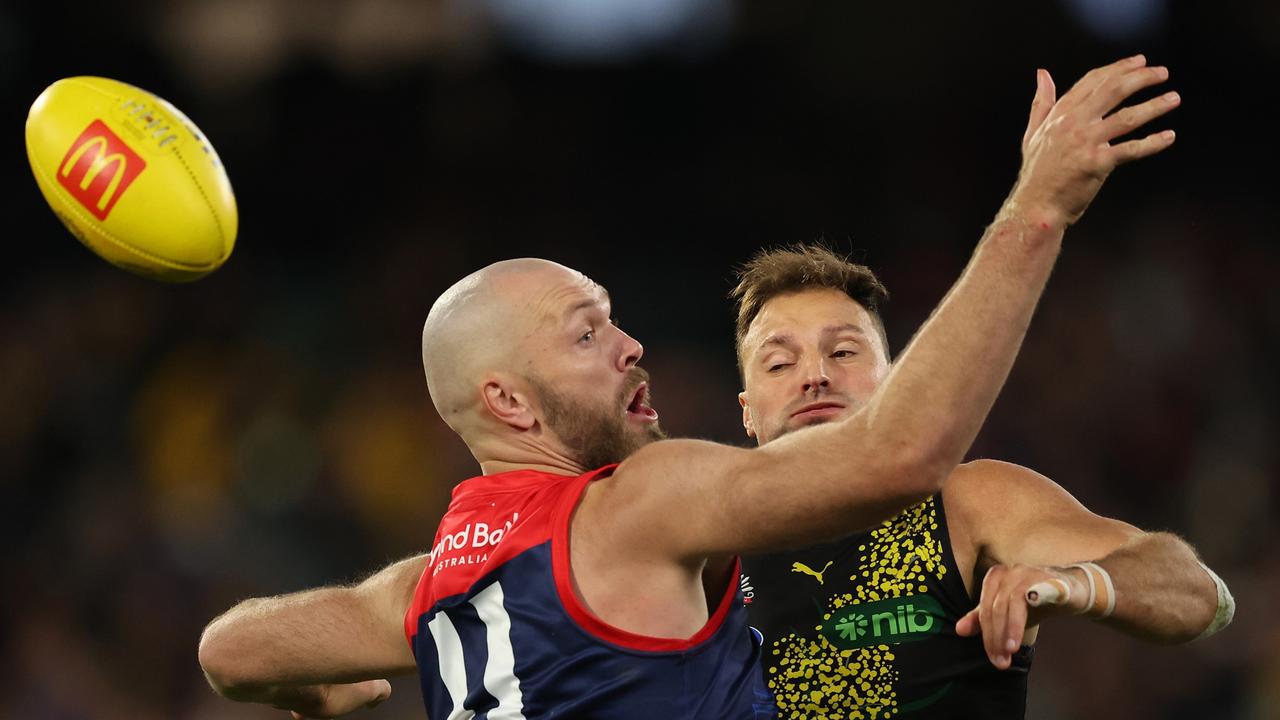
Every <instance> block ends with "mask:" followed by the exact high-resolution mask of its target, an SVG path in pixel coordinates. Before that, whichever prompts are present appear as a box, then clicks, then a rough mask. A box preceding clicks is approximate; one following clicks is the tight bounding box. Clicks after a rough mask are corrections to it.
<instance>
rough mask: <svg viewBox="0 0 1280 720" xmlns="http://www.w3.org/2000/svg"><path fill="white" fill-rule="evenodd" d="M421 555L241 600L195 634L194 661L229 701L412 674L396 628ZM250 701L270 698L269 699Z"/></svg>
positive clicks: (408, 654) (409, 654)
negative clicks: (336, 580) (352, 579)
mask: <svg viewBox="0 0 1280 720" xmlns="http://www.w3.org/2000/svg"><path fill="white" fill-rule="evenodd" d="M424 557H425V556H417V557H413V558H409V559H407V560H403V561H400V562H398V563H395V564H393V565H391V566H389V567H387V568H385V569H383V570H382V571H381V572H379V573H377V574H375V575H373V576H371V577H370V578H368V579H367V580H365V581H364V582H362V583H360V584H359V585H356V586H352V587H327V588H319V589H315V590H307V591H304V592H299V593H293V594H290V595H281V596H277V597H268V598H254V599H251V600H246V601H244V602H242V603H240V604H238V605H236V606H235V607H233V608H231V609H230V610H228V611H227V612H226V613H223V614H222V615H221V616H219V617H218V618H216V619H215V620H214V621H213V622H211V623H209V626H208V627H207V628H205V631H204V634H203V636H202V637H201V638H200V652H199V655H200V665H201V667H203V668H204V671H205V674H206V675H207V676H208V677H209V680H210V684H212V685H213V686H214V688H215V689H217V690H218V691H219V692H221V693H222V694H224V695H226V696H228V697H231V698H232V699H243V698H248V697H250V696H253V697H257V695H261V694H264V693H265V694H267V695H269V694H270V693H271V692H273V690H272V688H277V687H298V686H306V685H324V684H330V683H351V682H356V681H361V680H369V679H373V678H385V677H388V676H390V675H396V674H402V673H405V672H411V671H412V670H413V668H414V659H413V654H412V652H411V651H410V650H409V647H408V643H406V642H405V639H404V636H403V630H402V622H403V617H404V612H405V610H406V609H407V608H408V604H409V599H410V597H411V596H412V591H413V587H414V584H415V582H416V580H417V577H418V574H419V573H420V572H421V570H422V565H423V564H424V562H425V560H424ZM253 701H255V702H272V700H271V699H270V697H267V698H266V699H262V700H253Z"/></svg>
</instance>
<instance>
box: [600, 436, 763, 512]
mask: <svg viewBox="0 0 1280 720" xmlns="http://www.w3.org/2000/svg"><path fill="white" fill-rule="evenodd" d="M753 452H754V451H753V450H750V449H747V448H739V447H733V446H731V445H722V444H719V443H714V442H710V441H707V440H691V439H683V438H682V439H672V440H660V441H658V442H654V443H650V444H648V445H646V446H645V447H643V448H641V449H639V450H637V451H636V452H635V453H633V454H632V455H631V456H630V457H628V458H627V459H626V460H624V461H622V464H620V465H619V466H618V468H617V470H615V471H614V472H613V476H612V477H610V478H609V479H608V480H607V481H605V482H602V483H599V485H600V490H603V491H604V492H603V493H602V494H605V495H615V496H617V498H618V499H619V500H623V501H634V500H636V499H637V498H640V497H645V496H653V495H658V496H666V495H668V494H670V493H680V492H686V491H689V490H690V489H692V488H693V487H694V486H696V485H698V484H700V483H701V482H702V481H704V480H708V479H711V478H716V477H720V476H723V475H724V474H726V473H730V472H733V471H734V468H735V467H737V466H739V465H741V464H743V463H746V462H748V461H749V459H750V457H751V454H752V453H753Z"/></svg>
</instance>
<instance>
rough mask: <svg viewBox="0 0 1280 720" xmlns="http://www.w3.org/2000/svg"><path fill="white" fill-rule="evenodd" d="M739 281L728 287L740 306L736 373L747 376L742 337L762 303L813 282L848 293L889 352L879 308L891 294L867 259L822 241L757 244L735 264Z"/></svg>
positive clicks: (743, 376)
mask: <svg viewBox="0 0 1280 720" xmlns="http://www.w3.org/2000/svg"><path fill="white" fill-rule="evenodd" d="M737 278H738V285H737V287H735V288H734V289H733V290H732V291H730V292H729V297H731V298H733V300H734V302H735V303H736V304H737V306H738V321H737V332H736V334H735V340H736V345H737V354H738V373H739V375H740V376H742V379H743V380H744V381H745V380H746V372H745V358H744V357H743V355H742V341H743V340H744V339H745V338H746V337H747V330H748V329H750V328H751V322H752V321H753V320H755V319H756V315H759V314H760V310H761V308H763V307H764V305H765V303H767V302H769V301H770V300H772V299H773V298H775V297H777V296H779V295H785V294H787V293H792V292H798V291H800V290H809V289H815V288H832V289H834V290H839V291H841V292H843V293H844V294H845V295H848V296H849V297H850V298H852V299H853V300H854V301H856V302H857V303H858V304H859V305H861V306H862V307H864V308H866V311H867V312H868V313H869V314H870V315H871V318H872V320H874V321H875V325H876V331H877V332H879V333H880V339H881V340H882V341H883V342H884V349H885V354H886V355H888V353H889V340H888V337H887V336H886V335H885V331H884V320H882V319H881V318H880V308H881V306H883V305H884V303H885V302H887V301H888V299H889V291H888V290H887V289H885V286H884V284H882V283H881V282H880V279H879V278H877V277H876V274H875V273H874V272H872V271H871V268H869V267H867V266H866V265H860V264H858V263H855V262H851V261H850V260H849V258H848V257H847V256H843V257H842V256H840V255H837V254H836V253H835V252H834V251H833V250H831V248H829V247H826V246H824V245H803V244H796V245H790V246H788V247H781V248H774V249H771V250H761V251H760V252H758V253H756V254H755V256H754V257H752V258H751V259H750V260H749V261H747V263H746V264H745V265H743V266H741V267H740V268H738V270H737Z"/></svg>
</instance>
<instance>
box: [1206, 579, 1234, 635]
mask: <svg viewBox="0 0 1280 720" xmlns="http://www.w3.org/2000/svg"><path fill="white" fill-rule="evenodd" d="M1200 567H1202V568H1204V571H1205V572H1207V573H1209V577H1211V578H1213V584H1214V585H1215V586H1216V587H1217V588H1218V611H1217V612H1215V613H1214V614H1213V620H1211V621H1210V622H1209V627H1207V628H1205V629H1204V631H1203V632H1201V633H1200V634H1199V635H1197V636H1196V640H1199V639H1200V638H1207V637H1209V636H1210V635H1213V634H1214V633H1216V632H1218V631H1219V630H1221V629H1222V628H1224V627H1226V626H1228V625H1230V624H1231V619H1232V618H1234V617H1235V615H1236V599H1235V598H1233V597H1231V591H1230V590H1228V589H1227V584H1226V583H1224V582H1222V578H1220V577H1218V574H1217V573H1215V572H1214V571H1212V570H1210V569H1209V566H1208V565H1205V564H1204V563H1200Z"/></svg>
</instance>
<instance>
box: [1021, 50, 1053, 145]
mask: <svg viewBox="0 0 1280 720" xmlns="http://www.w3.org/2000/svg"><path fill="white" fill-rule="evenodd" d="M1055 101H1056V97H1055V90H1054V87H1053V78H1051V77H1049V71H1048V70H1045V69H1044V68H1036V95H1035V97H1034V98H1032V99H1031V116H1030V117H1029V118H1028V119H1027V129H1026V132H1024V133H1022V146H1023V147H1024V148H1025V147H1026V146H1027V143H1028V142H1029V141H1030V140H1031V136H1032V135H1035V133H1036V131H1037V130H1039V129H1040V126H1041V125H1043V124H1044V119H1045V118H1047V117H1049V111H1050V110H1053V103H1054V102H1055Z"/></svg>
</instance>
